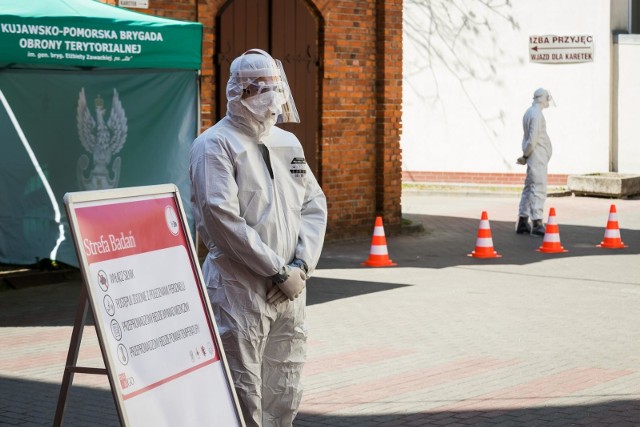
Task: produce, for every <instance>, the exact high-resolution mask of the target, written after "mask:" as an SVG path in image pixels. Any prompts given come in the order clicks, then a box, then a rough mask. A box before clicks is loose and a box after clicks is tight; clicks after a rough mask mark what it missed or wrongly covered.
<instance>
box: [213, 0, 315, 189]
mask: <svg viewBox="0 0 640 427" xmlns="http://www.w3.org/2000/svg"><path fill="white" fill-rule="evenodd" d="M216 28H217V32H218V33H217V37H216V40H217V49H216V51H217V55H216V75H217V76H218V81H217V88H218V91H217V92H218V94H217V104H218V105H217V107H218V108H217V109H216V111H217V112H218V119H220V118H222V117H224V115H225V114H226V111H227V98H226V86H227V81H228V79H229V66H230V65H231V61H233V59H234V58H236V57H237V56H238V55H241V54H242V53H243V52H245V51H247V50H248V49H251V48H259V49H263V50H265V51H267V52H269V53H270V54H271V55H272V56H273V57H274V58H277V59H280V60H281V61H282V64H283V66H284V70H285V73H286V74H287V79H288V80H289V85H290V86H291V90H292V92H293V98H294V100H295V103H296V107H297V108H298V113H299V114H300V123H295V124H285V125H279V126H280V127H282V128H283V129H286V130H288V131H290V132H292V133H294V134H295V135H296V136H297V137H298V139H299V140H300V142H301V143H302V146H303V147H304V150H305V155H306V158H307V163H308V165H309V167H310V168H311V170H312V171H313V173H314V174H315V175H316V177H318V180H319V181H321V177H320V170H319V164H318V159H319V157H320V147H319V143H318V141H319V140H320V128H319V123H320V107H319V93H320V87H319V78H318V77H319V74H320V72H319V69H320V56H319V53H318V40H319V31H320V17H319V14H318V13H317V12H316V10H315V9H314V8H313V7H312V6H311V5H309V4H308V3H307V1H306V0H230V1H228V2H227V3H226V4H225V5H224V6H223V7H222V8H221V9H220V11H219V13H218V16H217V19H216Z"/></svg>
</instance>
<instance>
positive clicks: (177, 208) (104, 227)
mask: <svg viewBox="0 0 640 427" xmlns="http://www.w3.org/2000/svg"><path fill="white" fill-rule="evenodd" d="M160 187H161V188H163V189H165V190H167V189H168V188H169V189H170V188H173V190H174V191H175V193H173V192H164V193H155V192H151V193H150V194H145V188H146V191H147V192H148V191H150V190H149V188H150V187H139V190H135V189H122V190H106V191H94V192H85V193H71V194H68V195H67V196H65V202H66V203H67V206H68V211H69V214H70V215H69V216H70V224H71V226H72V229H73V231H74V238H75V243H76V249H77V250H78V251H79V253H80V255H81V256H80V258H81V265H82V268H83V274H84V275H85V285H86V286H87V288H88V289H87V290H88V294H89V300H90V302H91V305H92V308H93V313H94V317H95V321H96V330H97V332H98V336H99V338H100V344H101V346H102V349H103V354H104V355H105V358H106V360H105V366H107V371H108V374H109V375H110V381H111V384H112V388H113V390H112V391H113V392H114V394H115V397H116V401H117V402H118V404H119V409H120V413H121V416H122V418H123V424H124V425H126V426H140V425H150V426H160V425H166V426H179V425H180V426H182V425H184V426H196V425H212V426H213V425H220V426H241V425H243V422H242V420H241V415H239V414H240V411H239V409H238V406H237V399H236V397H235V394H234V390H233V386H232V381H231V380H230V377H229V374H228V369H227V367H226V364H225V363H224V362H225V360H224V354H223V353H222V351H221V349H222V347H221V344H220V339H219V336H218V334H217V330H216V328H215V324H214V321H213V315H212V313H211V309H210V307H209V301H208V298H207V296H206V292H204V286H203V284H202V279H201V277H202V276H201V273H200V269H199V266H198V263H197V262H194V259H196V258H195V255H194V253H195V252H194V250H193V244H192V243H191V239H190V236H189V233H188V228H186V227H185V226H184V220H183V218H184V214H183V210H182V206H181V204H180V198H179V196H177V188H175V186H160ZM125 190H129V192H130V193H131V192H133V193H132V194H130V195H128V196H127V197H123V196H122V194H126V193H123V191H125ZM136 191H137V192H136ZM83 199H84V200H83Z"/></svg>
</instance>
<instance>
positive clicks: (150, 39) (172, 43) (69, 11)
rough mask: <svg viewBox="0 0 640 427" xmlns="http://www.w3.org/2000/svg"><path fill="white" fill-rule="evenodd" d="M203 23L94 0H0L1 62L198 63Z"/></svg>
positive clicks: (95, 64)
mask: <svg viewBox="0 0 640 427" xmlns="http://www.w3.org/2000/svg"><path fill="white" fill-rule="evenodd" d="M201 41H202V25H201V24H200V23H198V22H186V21H177V20H173V19H166V18H160V17H156V16H150V15H145V14H143V13H137V12H133V11H130V10H126V9H121V8H118V7H115V6H110V5H107V4H104V3H100V2H98V1H94V0H14V1H9V0H3V1H2V2H0V46H1V48H0V67H2V66H9V65H18V66H37V67H40V66H50V65H55V66H71V67H109V68H182V69H199V68H200V62H201Z"/></svg>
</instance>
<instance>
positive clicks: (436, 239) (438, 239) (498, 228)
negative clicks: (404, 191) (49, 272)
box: [318, 215, 640, 269]
mask: <svg viewBox="0 0 640 427" xmlns="http://www.w3.org/2000/svg"><path fill="white" fill-rule="evenodd" d="M410 217H411V220H412V221H417V222H420V223H422V225H423V226H424V227H425V230H426V231H425V232H423V233H420V234H412V235H397V236H391V237H390V236H387V238H386V240H387V249H388V252H389V258H390V259H391V260H392V261H394V262H395V263H397V264H398V267H414V268H447V267H453V266H465V265H479V264H487V263H491V264H511V265H526V264H531V263H536V262H540V261H543V260H545V259H549V258H551V257H554V258H569V257H582V256H597V255H603V254H606V255H625V254H626V255H628V254H637V253H638V252H639V248H638V243H637V242H639V241H640V230H631V229H624V228H622V229H621V230H620V234H621V237H622V241H623V242H624V243H625V244H627V245H628V246H629V247H627V248H622V249H605V248H598V247H597V246H596V245H598V244H599V243H600V242H601V241H602V239H603V238H604V231H605V227H604V225H603V226H602V227H589V226H577V225H563V224H561V223H560V224H559V230H560V232H559V234H560V241H561V244H562V246H563V247H564V248H565V249H567V250H568V251H569V252H564V253H554V254H547V253H541V252H538V251H537V249H538V248H539V247H540V246H541V245H542V242H543V239H542V237H535V236H529V235H523V234H516V233H515V231H514V222H510V221H509V222H507V221H492V220H490V227H491V236H492V240H493V246H494V249H495V250H496V251H497V252H498V253H499V254H500V255H502V257H501V258H491V259H478V258H473V257H470V256H468V254H469V253H471V252H472V251H473V250H474V249H475V244H476V239H477V236H478V228H479V225H480V220H479V219H470V218H459V217H448V216H435V215H410ZM370 245H371V240H370V239H367V240H364V239H363V240H358V241H349V242H327V243H325V246H324V250H323V254H322V257H321V259H320V263H319V264H318V268H319V269H346V268H369V267H363V266H362V265H361V263H362V262H363V261H365V260H366V259H367V258H368V256H369V251H370V248H371V246H370ZM389 268H393V267H389ZM396 268H397V267H396Z"/></svg>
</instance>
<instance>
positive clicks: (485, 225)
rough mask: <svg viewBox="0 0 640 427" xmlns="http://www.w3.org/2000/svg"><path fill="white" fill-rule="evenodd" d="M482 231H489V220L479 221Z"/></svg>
mask: <svg viewBox="0 0 640 427" xmlns="http://www.w3.org/2000/svg"><path fill="white" fill-rule="evenodd" d="M479 228H481V229H483V230H488V229H489V220H486V219H483V220H481V221H480V227H479Z"/></svg>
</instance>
